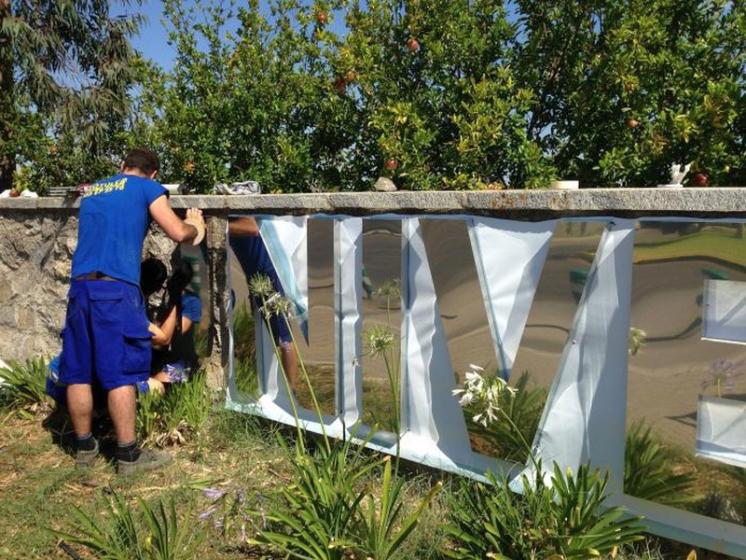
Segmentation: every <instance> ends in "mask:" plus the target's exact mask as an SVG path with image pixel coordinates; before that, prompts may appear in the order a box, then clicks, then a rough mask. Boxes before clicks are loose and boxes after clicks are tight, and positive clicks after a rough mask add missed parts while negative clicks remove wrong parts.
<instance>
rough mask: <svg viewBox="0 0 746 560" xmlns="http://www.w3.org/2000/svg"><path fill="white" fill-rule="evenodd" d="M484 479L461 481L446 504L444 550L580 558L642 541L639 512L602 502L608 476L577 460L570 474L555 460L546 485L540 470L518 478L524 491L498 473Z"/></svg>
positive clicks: (459, 555) (457, 554)
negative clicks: (578, 464)
mask: <svg viewBox="0 0 746 560" xmlns="http://www.w3.org/2000/svg"><path fill="white" fill-rule="evenodd" d="M488 479H489V481H490V484H483V483H475V482H473V481H466V480H465V481H462V482H461V486H460V489H459V491H458V492H457V493H456V494H455V495H454V498H453V500H452V502H451V508H450V514H449V524H448V526H447V531H448V533H449V534H450V536H451V539H452V541H451V544H450V546H449V547H448V548H447V549H445V550H444V551H443V553H444V555H445V556H447V557H449V558H456V559H459V560H483V559H485V558H493V559H500V560H507V559H511V560H524V559H525V560H529V559H530V560H534V559H536V558H563V559H566V560H571V559H577V560H580V559H586V558H596V557H601V556H603V555H605V554H608V553H610V552H611V551H612V550H613V549H615V548H616V547H619V546H621V545H624V544H627V543H630V542H634V541H636V540H640V539H641V538H642V536H641V535H640V533H641V532H642V531H643V530H644V527H643V526H642V525H641V524H640V523H639V518H634V517H628V516H626V515H625V512H624V510H622V509H621V508H617V507H613V508H605V507H604V500H605V498H606V487H607V482H608V475H605V476H602V475H601V474H600V473H598V472H597V471H591V470H590V469H589V468H588V467H587V466H582V467H581V468H580V469H579V470H578V472H577V473H576V474H573V473H571V472H569V471H568V472H562V471H561V469H559V468H558V467H556V466H555V468H554V473H553V475H552V477H551V484H547V483H546V482H545V480H544V477H543V475H542V474H541V471H540V470H539V471H537V472H536V473H535V474H533V475H532V476H531V478H529V477H528V476H526V475H524V476H523V477H522V480H521V482H522V492H521V493H520V494H519V493H515V492H513V491H512V490H511V486H510V481H509V480H508V478H507V477H505V476H503V477H500V478H496V477H495V476H494V475H492V474H491V473H490V474H489V475H488Z"/></svg>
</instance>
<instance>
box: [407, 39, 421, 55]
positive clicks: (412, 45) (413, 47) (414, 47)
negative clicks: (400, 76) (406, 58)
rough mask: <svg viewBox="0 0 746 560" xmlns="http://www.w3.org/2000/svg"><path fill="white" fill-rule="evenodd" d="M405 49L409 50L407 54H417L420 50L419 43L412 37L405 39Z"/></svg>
mask: <svg viewBox="0 0 746 560" xmlns="http://www.w3.org/2000/svg"><path fill="white" fill-rule="evenodd" d="M407 48H408V49H409V52H417V51H418V50H420V42H419V41H418V40H417V39H415V38H414V37H410V38H409V39H407Z"/></svg>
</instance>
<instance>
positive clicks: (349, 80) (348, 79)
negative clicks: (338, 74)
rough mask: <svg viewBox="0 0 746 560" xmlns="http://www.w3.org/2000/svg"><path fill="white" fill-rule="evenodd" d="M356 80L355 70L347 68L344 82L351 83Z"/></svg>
mask: <svg viewBox="0 0 746 560" xmlns="http://www.w3.org/2000/svg"><path fill="white" fill-rule="evenodd" d="M356 81H357V72H355V71H354V70H348V71H347V73H346V74H345V82H346V83H348V84H353V83H355V82H356Z"/></svg>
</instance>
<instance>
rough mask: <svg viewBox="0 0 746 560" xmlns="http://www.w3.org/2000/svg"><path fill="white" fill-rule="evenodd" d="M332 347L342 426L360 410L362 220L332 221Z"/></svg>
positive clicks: (361, 396) (356, 419)
mask: <svg viewBox="0 0 746 560" xmlns="http://www.w3.org/2000/svg"><path fill="white" fill-rule="evenodd" d="M334 263H335V266H334V301H335V304H334V348H335V352H336V375H337V383H336V387H335V391H336V403H337V412H338V414H339V415H340V417H341V418H342V420H343V422H344V423H345V425H346V426H352V425H353V424H355V423H356V422H357V421H358V420H360V412H361V411H362V409H363V367H362V365H361V363H360V357H361V356H362V354H363V344H362V336H361V329H362V324H363V317H362V313H361V309H362V290H363V219H362V218H343V219H340V220H335V221H334Z"/></svg>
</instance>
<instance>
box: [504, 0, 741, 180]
mask: <svg viewBox="0 0 746 560" xmlns="http://www.w3.org/2000/svg"><path fill="white" fill-rule="evenodd" d="M517 5H518V10H517V11H518V22H519V25H518V31H519V32H520V39H519V40H518V41H517V42H518V46H517V49H516V52H515V55H516V56H515V59H514V60H515V69H516V73H517V75H518V80H519V83H520V84H521V85H522V86H523V87H528V88H530V89H531V90H532V91H533V92H534V105H533V107H532V116H531V120H530V122H529V127H528V134H529V137H531V138H534V139H536V140H537V142H539V143H540V145H541V147H542V149H543V150H544V151H547V152H549V153H550V154H551V155H552V157H553V160H554V162H555V165H557V167H558V169H559V170H560V173H561V175H562V176H568V177H569V176H572V177H577V178H579V179H580V180H581V182H583V183H585V184H587V185H598V186H607V185H627V186H644V185H650V184H655V183H658V182H661V181H663V182H666V181H667V179H668V177H669V175H668V173H669V171H668V169H669V165H670V164H671V163H674V162H681V163H685V162H690V161H692V162H694V165H693V168H694V169H695V170H705V171H707V172H708V174H709V175H710V176H711V178H712V179H713V183H714V184H720V185H727V184H735V182H738V181H743V179H744V171H745V166H744V161H745V160H744V156H745V155H746V154H745V152H744V149H745V146H744V132H746V121H745V120H744V118H743V108H744V103H746V96H745V95H744V85H745V83H746V81H745V80H746V74H745V73H744V64H745V63H746V53H744V51H743V49H742V44H743V40H742V39H739V37H741V38H742V37H743V36H744V35H745V34H746V13H745V12H744V5H743V4H742V3H738V2H735V3H734V2H728V1H724V0H716V1H713V2H702V1H700V0H683V1H675V2H674V1H669V0H656V1H651V2H637V1H624V2H600V3H599V2H595V3H578V2H575V3H571V4H562V5H560V4H556V3H551V2H543V1H541V0H519V1H518V2H517ZM738 45H741V46H738Z"/></svg>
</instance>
